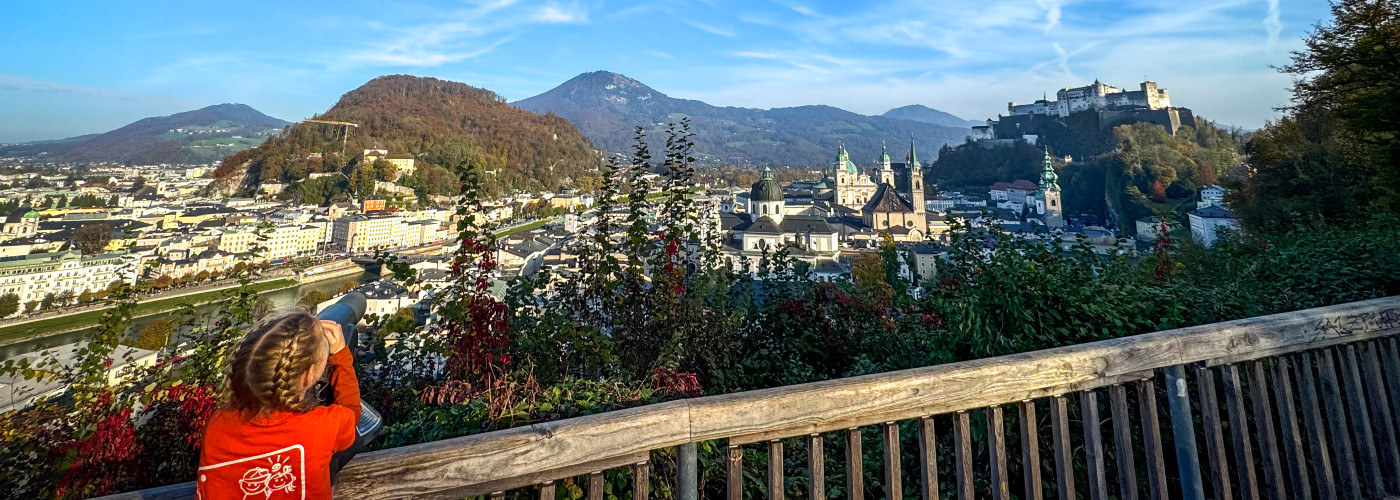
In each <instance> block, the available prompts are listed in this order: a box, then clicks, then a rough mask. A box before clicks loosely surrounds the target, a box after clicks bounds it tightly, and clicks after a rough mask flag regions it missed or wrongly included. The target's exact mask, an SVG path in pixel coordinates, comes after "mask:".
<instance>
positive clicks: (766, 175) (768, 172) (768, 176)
mask: <svg viewBox="0 0 1400 500" xmlns="http://www.w3.org/2000/svg"><path fill="white" fill-rule="evenodd" d="M772 179H773V169H772V168H770V167H766V166H765V167H763V177H761V178H760V179H759V180H764V181H767V180H772Z"/></svg>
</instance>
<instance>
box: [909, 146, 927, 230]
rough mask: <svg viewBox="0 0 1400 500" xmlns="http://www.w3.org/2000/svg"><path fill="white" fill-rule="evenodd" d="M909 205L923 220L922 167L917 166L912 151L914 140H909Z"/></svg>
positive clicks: (915, 155) (917, 161)
mask: <svg viewBox="0 0 1400 500" xmlns="http://www.w3.org/2000/svg"><path fill="white" fill-rule="evenodd" d="M906 160H907V161H908V162H909V203H910V204H912V205H914V214H915V215H918V216H919V217H920V220H923V215H924V210H925V209H924V166H923V165H920V164H919V154H918V153H917V152H915V151H914V138H912V137H911V138H909V158H907V159H906Z"/></svg>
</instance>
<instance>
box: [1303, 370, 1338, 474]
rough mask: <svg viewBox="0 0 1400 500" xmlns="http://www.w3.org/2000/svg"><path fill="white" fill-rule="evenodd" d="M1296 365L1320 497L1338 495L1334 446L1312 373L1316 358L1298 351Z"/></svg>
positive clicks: (1310, 459) (1304, 420)
mask: <svg viewBox="0 0 1400 500" xmlns="http://www.w3.org/2000/svg"><path fill="white" fill-rule="evenodd" d="M1293 369H1294V371H1295V373H1296V374H1297V376H1298V378H1297V380H1298V384H1297V387H1298V402H1299V403H1301V405H1300V406H1301V407H1302V410H1303V428H1304V429H1305V430H1306V432H1304V435H1305V436H1307V438H1308V458H1309V460H1308V461H1309V462H1310V463H1312V471H1313V478H1314V479H1315V480H1316V482H1317V495H1318V498H1321V499H1328V498H1337V480H1336V477H1335V476H1333V475H1332V449H1331V448H1330V447H1329V446H1328V445H1327V431H1326V429H1325V428H1324V427H1325V425H1326V424H1324V423H1323V421H1322V402H1321V400H1320V399H1318V395H1317V381H1316V378H1315V377H1314V376H1313V359H1312V356H1311V355H1309V354H1307V353H1299V354H1297V355H1296V357H1294V358H1293Z"/></svg>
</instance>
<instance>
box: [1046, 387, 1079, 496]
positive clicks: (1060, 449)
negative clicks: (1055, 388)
mask: <svg viewBox="0 0 1400 500" xmlns="http://www.w3.org/2000/svg"><path fill="white" fill-rule="evenodd" d="M1050 436H1051V438H1052V441H1053V446H1054V447H1055V486H1056V487H1057V488H1058V492H1059V496H1056V497H1055V498H1075V496H1074V457H1073V456H1072V455H1070V452H1071V449H1070V442H1069V402H1068V401H1065V397H1064V396H1055V397H1052V398H1050Z"/></svg>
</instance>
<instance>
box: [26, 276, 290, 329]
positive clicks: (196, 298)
mask: <svg viewBox="0 0 1400 500" xmlns="http://www.w3.org/2000/svg"><path fill="white" fill-rule="evenodd" d="M296 285H297V280H296V279H294V278H280V279H275V280H270V281H263V282H260V283H253V284H252V285H250V286H252V287H253V290H254V291H256V292H258V293H262V292H269V291H273V290H281V289H284V288H290V287H293V286H296ZM230 288H233V287H229V288H222V289H217V290H208V291H204V292H199V293H193V294H188V295H181V296H178V297H167V298H163V299H157V300H152V301H148V302H140V303H138V304H136V309H135V311H133V312H132V316H133V317H141V316H150V315H153V314H159V313H163V312H169V311H173V310H175V309H178V308H179V307H180V306H181V305H182V304H192V305H198V304H203V303H205V302H212V301H214V300H216V299H218V298H220V297H222V296H223V293H224V292H225V291H226V290H229V289H230ZM108 309H111V308H103V309H94V310H91V311H83V312H80V313H77V314H69V315H67V316H59V317H56V318H46V319H41V320H36V321H30V322H27V323H20V324H17V325H12V326H6V327H4V328H0V345H8V344H13V343H16V342H23V341H25V340H29V339H33V338H36V337H41V336H45V335H53V334H57V333H63V332H67V331H72V330H80V329H83V328H87V327H90V326H93V325H96V324H97V323H98V321H101V320H102V313H104V312H106V311H107V310H108Z"/></svg>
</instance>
